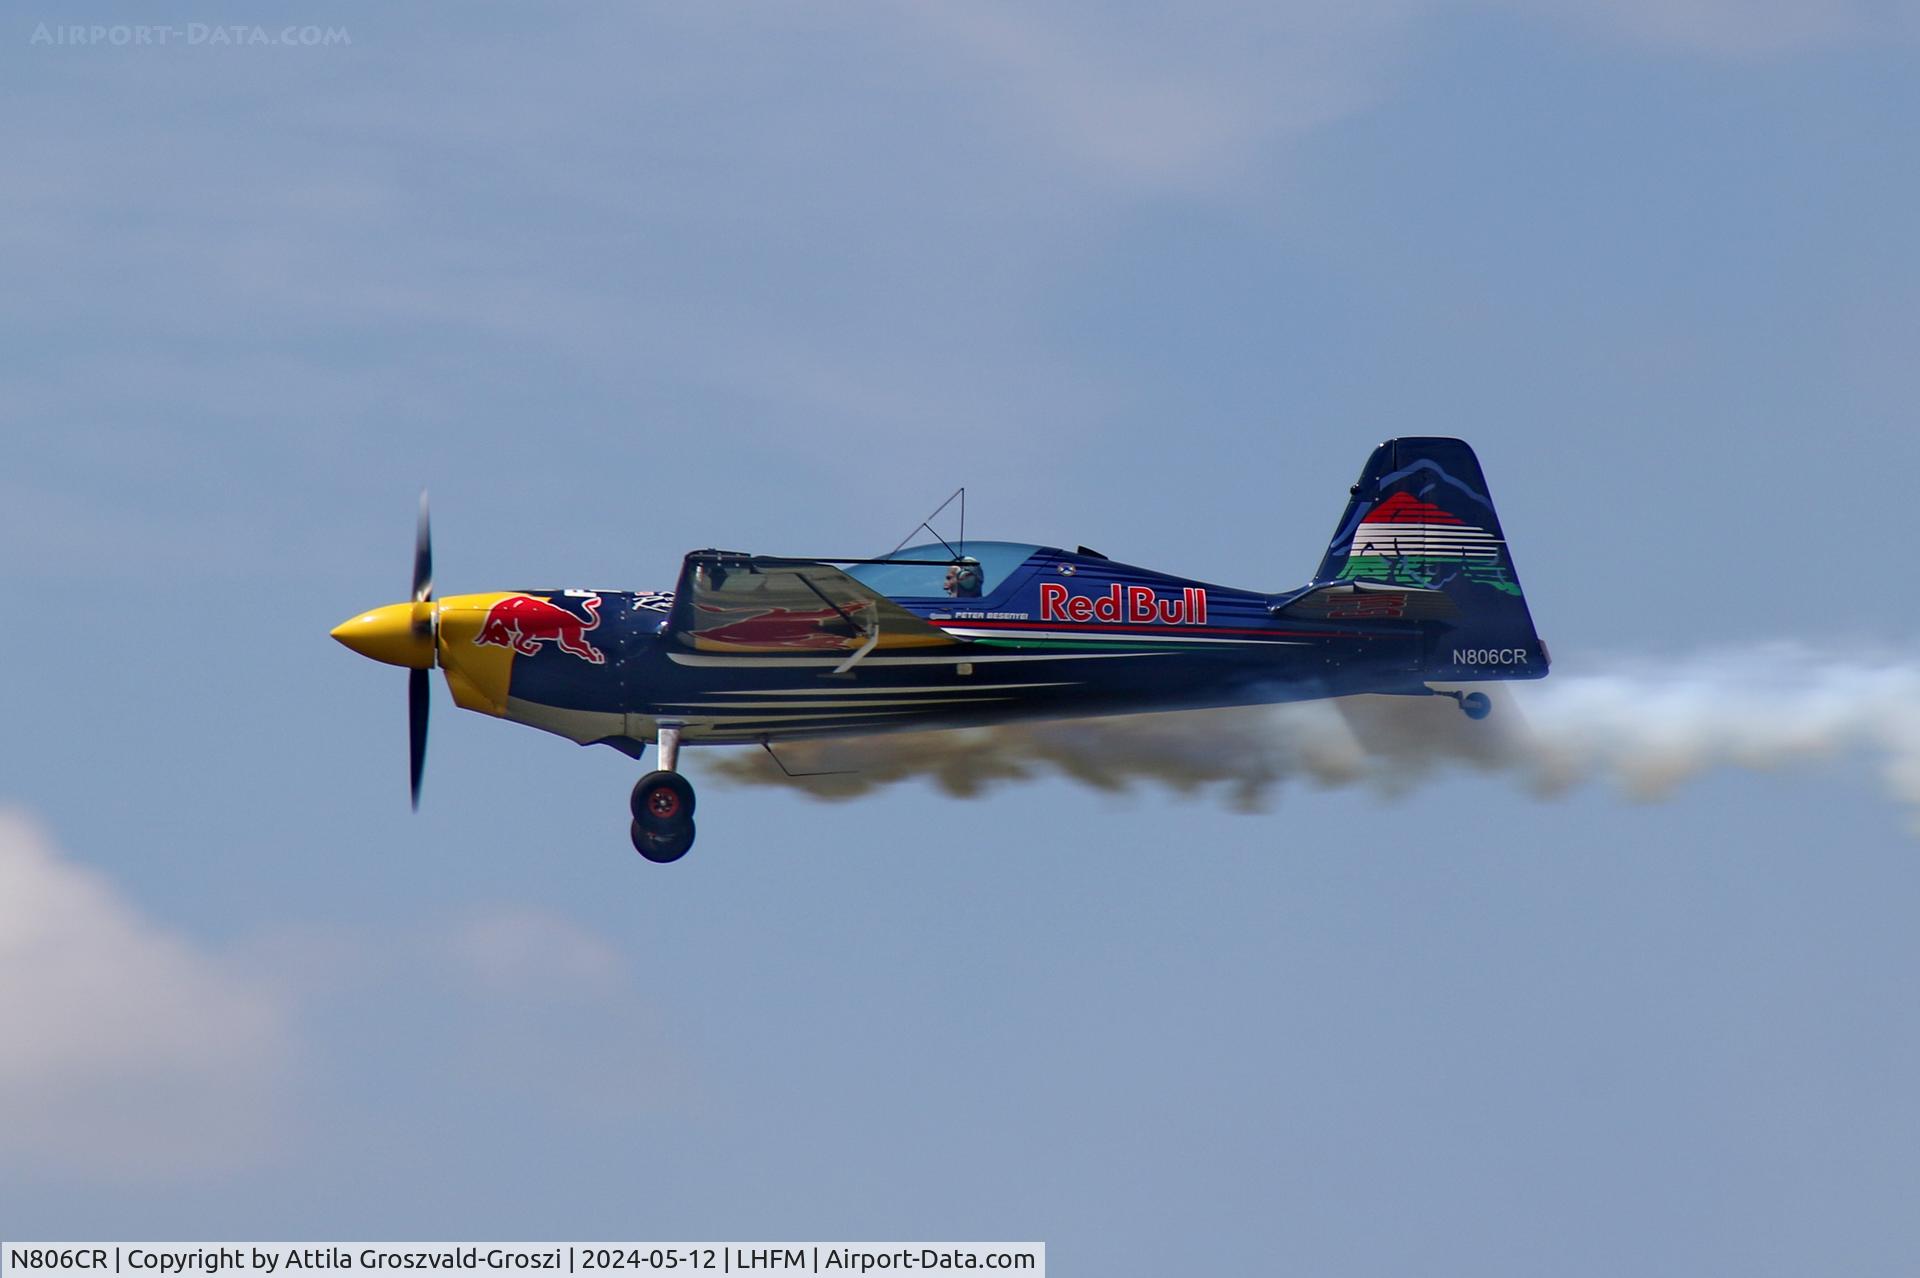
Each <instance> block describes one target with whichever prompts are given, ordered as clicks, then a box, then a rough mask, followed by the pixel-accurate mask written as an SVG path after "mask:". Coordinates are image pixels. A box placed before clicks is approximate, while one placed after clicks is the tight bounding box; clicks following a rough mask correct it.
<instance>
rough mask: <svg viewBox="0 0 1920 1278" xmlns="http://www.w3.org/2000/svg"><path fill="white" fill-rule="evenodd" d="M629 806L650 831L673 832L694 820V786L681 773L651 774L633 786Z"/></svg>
mask: <svg viewBox="0 0 1920 1278" xmlns="http://www.w3.org/2000/svg"><path fill="white" fill-rule="evenodd" d="M628 806H629V807H631V808H632V809H633V819H634V820H636V821H638V822H639V823H640V824H641V825H644V826H646V827H647V828H648V829H649V830H667V829H671V828H672V827H673V826H674V825H676V824H678V823H679V822H681V821H690V820H692V819H693V786H692V784H691V783H689V782H688V781H687V779H686V778H685V777H683V776H681V775H680V774H679V773H678V772H649V773H647V775H645V776H644V777H641V778H640V779H639V780H638V781H636V782H635V783H634V786H633V798H632V799H631V801H630V802H629V804H628Z"/></svg>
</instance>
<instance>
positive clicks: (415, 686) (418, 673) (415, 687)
mask: <svg viewBox="0 0 1920 1278" xmlns="http://www.w3.org/2000/svg"><path fill="white" fill-rule="evenodd" d="M428 683H429V678H428V675H427V672H426V671H425V670H409V671H407V766H408V771H409V784H411V786H412V787H413V810H414V811H415V812H418V811H419V810H420V778H421V776H422V775H423V774H424V773H425V772H426V769H427V694H428V692H429V691H430V688H429V686H428Z"/></svg>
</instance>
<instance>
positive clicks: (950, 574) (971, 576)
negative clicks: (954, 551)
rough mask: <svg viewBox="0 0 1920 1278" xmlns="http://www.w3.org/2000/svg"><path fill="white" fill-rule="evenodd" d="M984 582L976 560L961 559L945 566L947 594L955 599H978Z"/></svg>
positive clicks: (978, 562) (969, 558)
mask: <svg viewBox="0 0 1920 1278" xmlns="http://www.w3.org/2000/svg"><path fill="white" fill-rule="evenodd" d="M984 580H985V578H984V577H983V576H982V575H981V572H980V561H979V560H978V559H974V558H971V557H962V558H961V559H959V560H956V561H955V562H953V563H951V564H948V565H947V593H948V594H950V595H952V596H953V597H954V598H955V599H978V598H979V597H980V587H981V584H982V583H983V581H984Z"/></svg>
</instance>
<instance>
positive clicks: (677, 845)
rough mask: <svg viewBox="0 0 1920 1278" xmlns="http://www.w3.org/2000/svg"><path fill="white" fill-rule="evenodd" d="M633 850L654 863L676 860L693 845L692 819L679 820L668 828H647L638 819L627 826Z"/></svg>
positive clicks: (667, 862) (666, 862)
mask: <svg viewBox="0 0 1920 1278" xmlns="http://www.w3.org/2000/svg"><path fill="white" fill-rule="evenodd" d="M627 837H629V838H631V839H632V840H633V850H634V851H635V852H638V853H639V854H640V855H641V856H644V857H645V858H647V860H649V861H651V862H653V863H654V864H655V865H667V864H670V863H671V862H674V861H678V860H679V859H680V858H681V857H683V856H685V855H686V854H687V849H688V848H690V847H692V846H693V819H692V818H691V817H689V818H687V819H686V820H684V821H681V822H679V823H678V824H676V825H675V826H674V827H673V828H672V829H670V830H649V829H648V828H647V827H645V826H643V825H641V824H640V823H639V822H638V821H635V822H633V823H632V824H630V825H629V826H628V827H627Z"/></svg>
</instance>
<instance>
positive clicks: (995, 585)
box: [847, 541, 1040, 599]
mask: <svg viewBox="0 0 1920 1278" xmlns="http://www.w3.org/2000/svg"><path fill="white" fill-rule="evenodd" d="M1038 549H1040V548H1039V547H1038V546H1028V545H1025V544H1023V543H1020V542H1014V541H968V542H966V543H965V544H959V545H953V546H947V545H943V544H942V543H940V542H937V541H936V542H934V543H933V544H932V545H929V546H908V547H907V548H906V549H904V550H896V551H894V552H893V553H892V554H891V555H888V556H887V560H895V559H907V560H922V561H924V562H920V563H889V562H886V561H885V560H883V561H881V562H879V563H871V564H851V565H849V566H848V568H847V574H848V575H849V576H851V577H853V578H855V579H856V580H857V581H859V582H860V584H861V585H863V586H865V587H867V588H868V589H869V590H873V591H877V592H878V593H880V594H883V595H886V596H888V597H890V598H894V599H924V598H942V597H945V598H951V599H979V598H982V597H984V596H986V595H990V594H992V593H993V592H994V591H995V590H997V589H999V587H1000V583H1001V582H1003V581H1005V580H1006V579H1007V577H1008V575H1009V574H1011V573H1012V572H1013V571H1014V570H1015V569H1017V568H1019V567H1020V565H1021V564H1024V563H1025V562H1027V560H1028V559H1030V558H1032V557H1033V553H1034V552H1035V551H1036V550H1038Z"/></svg>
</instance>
